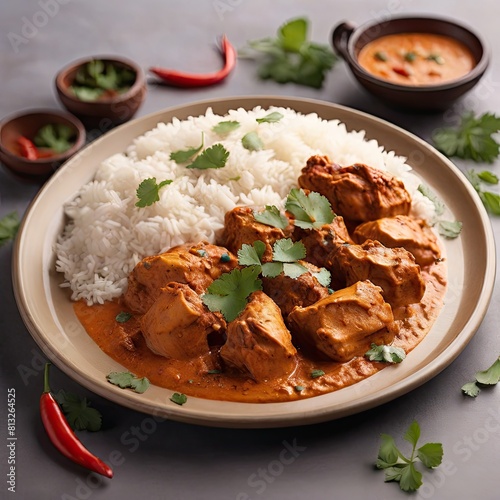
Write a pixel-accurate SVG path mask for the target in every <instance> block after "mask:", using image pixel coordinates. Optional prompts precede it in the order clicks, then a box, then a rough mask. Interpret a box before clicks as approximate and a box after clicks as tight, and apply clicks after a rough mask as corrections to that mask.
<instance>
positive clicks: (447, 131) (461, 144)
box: [432, 111, 500, 163]
mask: <svg viewBox="0 0 500 500" xmlns="http://www.w3.org/2000/svg"><path fill="white" fill-rule="evenodd" d="M499 130H500V116H496V115H494V114H492V113H484V114H483V115H481V116H479V117H477V116H475V115H474V113H473V112H471V111H469V112H467V113H464V114H463V115H462V117H461V121H460V124H459V125H458V126H457V127H447V128H441V129H438V130H436V132H435V133H434V135H433V136H432V139H433V141H434V145H435V146H436V148H437V149H439V150H440V151H441V152H442V153H444V154H445V155H446V156H450V157H451V156H455V157H457V158H462V159H464V160H474V161H478V162H480V161H483V162H487V163H493V161H494V160H495V159H496V158H497V157H498V155H499V152H500V144H499V143H498V142H497V141H496V140H495V139H494V138H493V135H494V134H496V133H497V132H498V131H499Z"/></svg>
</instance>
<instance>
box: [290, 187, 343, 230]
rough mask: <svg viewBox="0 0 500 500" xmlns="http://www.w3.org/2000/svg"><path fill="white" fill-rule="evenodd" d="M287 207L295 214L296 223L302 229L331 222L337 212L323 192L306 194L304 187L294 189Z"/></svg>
mask: <svg viewBox="0 0 500 500" xmlns="http://www.w3.org/2000/svg"><path fill="white" fill-rule="evenodd" d="M285 208H286V209H287V210H288V211H289V212H291V213H292V214H293V215H294V216H295V221H294V224H295V225H296V226H298V227H301V228H302V229H313V228H318V227H321V226H323V225H325V224H330V223H331V222H332V221H333V219H334V218H335V214H334V213H333V210H332V208H331V206H330V202H329V201H328V200H327V199H326V198H325V197H324V196H323V195H321V194H319V193H315V192H311V193H309V194H307V195H306V193H305V192H304V191H303V190H302V189H292V190H291V191H290V194H289V195H288V197H287V199H286V203H285Z"/></svg>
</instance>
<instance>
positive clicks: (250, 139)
mask: <svg viewBox="0 0 500 500" xmlns="http://www.w3.org/2000/svg"><path fill="white" fill-rule="evenodd" d="M241 144H242V145H243V147H244V148H245V149H248V151H260V150H261V149H263V148H264V143H263V142H262V139H261V138H260V137H259V135H258V134H257V132H248V134H245V135H244V136H243V137H242V139H241Z"/></svg>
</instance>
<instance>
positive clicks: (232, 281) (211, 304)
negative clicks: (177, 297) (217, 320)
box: [201, 266, 262, 321]
mask: <svg viewBox="0 0 500 500" xmlns="http://www.w3.org/2000/svg"><path fill="white" fill-rule="evenodd" d="M259 273H260V267H259V266H249V267H245V268H243V269H233V270H232V271H231V272H230V273H224V274H222V275H221V276H220V278H218V279H216V280H215V281H213V282H212V284H211V285H210V286H209V287H208V288H207V293H205V294H204V295H203V296H202V297H201V299H202V301H203V303H204V304H205V305H206V306H207V307H208V308H209V309H210V311H212V312H213V311H220V312H221V313H222V315H223V316H224V318H225V319H226V321H233V320H234V319H236V317H237V316H238V315H239V314H240V313H241V312H242V311H243V309H245V306H246V304H247V300H248V297H249V296H250V294H251V293H252V292H255V291H257V290H262V282H261V281H260V279H259V278H258V276H259Z"/></svg>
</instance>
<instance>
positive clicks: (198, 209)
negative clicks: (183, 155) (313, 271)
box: [56, 107, 434, 304]
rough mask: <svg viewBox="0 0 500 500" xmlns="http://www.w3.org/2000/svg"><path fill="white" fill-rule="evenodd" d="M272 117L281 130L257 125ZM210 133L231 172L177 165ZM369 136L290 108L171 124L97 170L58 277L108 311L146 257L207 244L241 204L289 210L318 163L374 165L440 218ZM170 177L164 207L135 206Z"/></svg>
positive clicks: (80, 198)
mask: <svg viewBox="0 0 500 500" xmlns="http://www.w3.org/2000/svg"><path fill="white" fill-rule="evenodd" d="M272 111H279V112H280V113H281V114H282V115H284V116H283V118H282V119H281V120H280V121H279V122H277V123H261V124H259V123H257V121H256V118H262V117H264V116H265V115H267V114H268V113H270V112H272ZM226 120H235V121H238V122H239V123H240V124H241V126H240V127H239V128H238V129H236V130H234V131H232V132H230V133H229V134H227V135H226V136H219V135H217V134H216V133H215V132H213V131H212V130H211V129H212V127H213V126H214V125H217V124H218V123H219V122H221V121H226ZM250 131H256V132H257V133H258V135H259V137H260V138H261V139H262V140H263V142H264V145H265V148H264V149H262V150H260V151H248V150H246V149H245V148H244V147H243V146H242V143H241V138H242V137H243V135H245V134H246V133H248V132H250ZM202 132H203V134H204V145H205V147H206V148H208V147H210V146H212V145H213V144H216V143H221V144H222V145H223V146H224V147H225V148H226V149H227V150H228V151H229V152H230V154H229V158H228V160H227V163H226V165H225V167H224V168H220V169H208V170H196V169H187V168H185V165H178V164H177V163H175V162H174V161H173V160H171V159H170V153H171V152H173V151H178V150H184V149H187V148H192V147H197V146H199V145H200V144H201V137H202ZM364 135H365V134H364V132H363V131H360V132H347V130H346V128H345V126H344V124H342V123H340V122H339V121H338V120H331V121H327V120H323V119H321V118H319V117H318V116H317V115H316V114H309V115H302V114H299V113H297V112H295V111H293V110H291V109H285V108H270V109H262V108H260V107H258V108H255V109H253V110H252V111H246V110H244V109H238V110H232V111H230V112H229V113H228V115H226V116H219V115H215V114H214V113H213V112H212V110H211V109H208V110H207V112H206V114H205V115H202V116H198V117H190V118H188V119H187V120H183V121H180V120H178V119H174V120H173V121H172V123H167V124H166V123H159V124H158V125H157V127H156V128H154V129H153V130H150V131H149V132H147V133H146V134H144V135H143V136H141V137H138V138H137V139H136V140H135V141H134V143H133V144H132V145H131V146H130V147H129V148H128V150H127V151H126V152H125V153H122V154H116V155H114V156H112V157H110V158H108V159H107V160H106V161H104V162H103V163H102V164H101V165H100V166H99V167H98V169H97V172H96V175H95V178H94V180H93V181H92V182H90V183H88V184H86V185H85V186H83V187H82V188H81V189H80V191H79V193H78V195H77V196H76V198H75V199H74V200H73V201H71V202H70V203H68V204H67V205H66V207H65V212H66V214H67V216H68V217H69V219H70V222H69V223H68V225H67V226H66V228H65V230H64V233H63V235H62V236H61V237H60V238H59V241H58V242H57V245H56V253H57V262H56V268H57V271H59V272H61V273H64V277H65V282H64V283H63V285H62V286H66V287H70V288H71V290H72V295H71V298H72V299H73V300H79V299H84V300H86V301H87V302H88V303H89V304H92V303H103V302H104V301H106V300H111V299H113V298H115V297H118V296H120V295H121V294H122V293H123V292H124V291H125V290H126V287H127V276H128V274H129V273H130V271H132V269H133V268H134V266H135V265H136V264H137V263H138V262H139V261H140V260H141V259H142V258H144V257H146V256H148V255H153V254H157V253H160V252H164V251H166V250H167V249H169V248H170V247H172V246H174V245H178V244H181V243H186V242H190V241H192V242H197V241H199V240H208V241H210V242H214V241H215V239H216V236H217V235H218V234H219V233H220V231H221V229H222V227H223V222H224V214H225V213H226V211H228V210H231V209H232V208H234V207H235V206H237V205H246V206H264V205H277V206H279V207H280V208H282V207H283V204H284V200H285V198H286V196H287V194H288V193H289V191H290V189H291V188H292V187H295V186H296V185H297V184H296V183H297V178H298V176H299V174H300V171H301V169H302V168H303V167H304V166H305V163H306V161H307V159H308V158H309V157H310V156H311V155H315V154H320V155H328V156H329V157H330V159H331V160H332V161H334V162H336V163H339V164H341V165H350V164H352V163H366V164H368V165H371V166H372V167H375V168H379V169H381V170H385V171H387V172H389V173H390V174H392V175H395V176H397V177H399V178H400V179H402V180H403V182H404V184H405V187H406V189H407V190H408V191H409V193H410V195H411V196H412V199H413V211H414V213H415V215H417V216H419V217H422V218H424V219H426V220H432V218H433V216H434V205H433V204H432V202H431V201H430V200H428V199H427V198H425V197H424V196H422V195H421V193H420V192H419V191H417V188H418V185H419V184H420V180H419V179H418V177H417V176H415V175H414V174H413V173H411V167H410V166H409V165H408V164H406V163H405V160H406V159H405V158H403V157H400V156H396V155H395V154H394V152H387V151H384V149H383V147H382V146H380V145H379V144H378V143H377V142H376V141H374V140H370V141H367V140H365V138H364ZM150 177H155V178H156V179H157V182H160V181H162V180H165V179H172V180H173V182H172V183H171V184H169V185H167V186H164V187H163V188H162V189H161V190H160V201H159V202H157V203H154V204H153V205H151V206H149V207H145V208H138V207H136V206H135V203H136V201H137V197H136V190H137V187H138V186H139V184H140V182H141V181H143V180H144V179H147V178H150Z"/></svg>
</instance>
